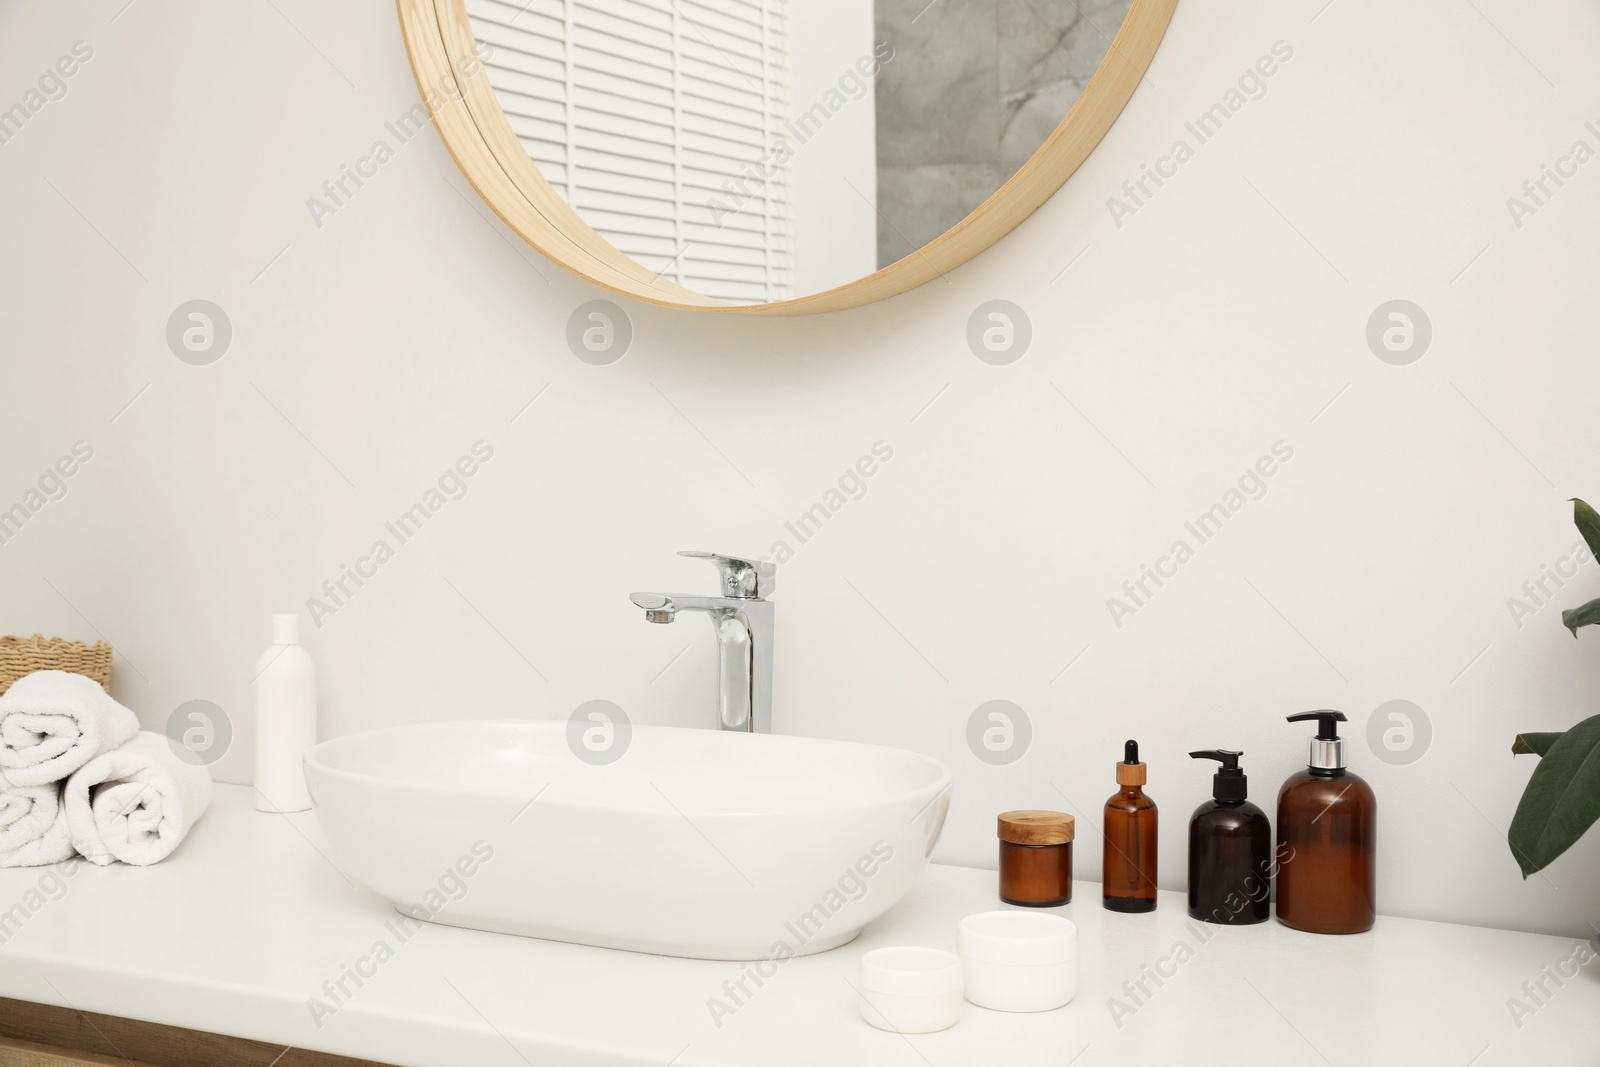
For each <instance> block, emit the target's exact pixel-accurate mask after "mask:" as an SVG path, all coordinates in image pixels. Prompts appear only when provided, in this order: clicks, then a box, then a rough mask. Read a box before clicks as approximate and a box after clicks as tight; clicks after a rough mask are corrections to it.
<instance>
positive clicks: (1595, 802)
mask: <svg viewBox="0 0 1600 1067" xmlns="http://www.w3.org/2000/svg"><path fill="white" fill-rule="evenodd" d="M1596 818H1600V715H1591V716H1590V717H1589V718H1587V719H1584V720H1583V721H1582V722H1580V723H1578V725H1576V726H1574V727H1573V728H1572V729H1570V730H1568V731H1567V732H1566V733H1564V734H1562V735H1561V736H1560V737H1559V738H1557V739H1556V740H1555V741H1554V742H1553V743H1552V744H1551V745H1550V747H1549V749H1547V750H1546V751H1545V754H1544V758H1543V759H1541V760H1540V761H1539V765H1538V766H1537V767H1535V768H1534V769H1533V776H1532V777H1531V778H1529V779H1528V786H1527V788H1526V789H1524V790H1523V791H1522V800H1521V801H1520V802H1519V803H1518V804H1517V814H1516V816H1515V817H1514V818H1513V819H1512V820H1511V830H1510V832H1509V833H1507V835H1506V838H1507V842H1508V843H1509V844H1510V846H1511V854H1512V855H1513V856H1515V857H1516V860H1517V865H1518V866H1520V867H1521V868H1522V877H1523V878H1527V877H1528V876H1529V875H1530V874H1534V873H1536V872H1538V871H1542V870H1543V869H1544V868H1545V867H1547V866H1549V865H1550V863H1551V862H1552V861H1554V860H1555V858H1556V857H1557V856H1559V855H1561V854H1562V853H1563V852H1565V851H1566V850H1567V849H1568V848H1570V847H1572V844H1573V842H1575V841H1577V840H1578V838H1580V837H1582V836H1583V835H1584V832H1585V831H1587V830H1588V829H1589V827H1590V826H1592V825H1594V821H1595V819H1596Z"/></svg>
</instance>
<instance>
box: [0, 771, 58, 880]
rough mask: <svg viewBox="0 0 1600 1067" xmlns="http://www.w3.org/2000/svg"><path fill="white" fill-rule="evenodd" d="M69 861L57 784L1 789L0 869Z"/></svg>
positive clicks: (40, 865)
mask: <svg viewBox="0 0 1600 1067" xmlns="http://www.w3.org/2000/svg"><path fill="white" fill-rule="evenodd" d="M71 858H72V835H71V833H70V832H69V831H68V829H67V809H66V807H65V806H64V805H63V804H62V803H61V785H60V783H57V782H52V783H51V784H49V785H27V786H21V787H18V788H15V789H0V867H42V866H44V865H46V864H50V863H60V862H61V861H62V860H66V859H71Z"/></svg>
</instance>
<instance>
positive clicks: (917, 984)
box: [861, 945, 962, 997]
mask: <svg viewBox="0 0 1600 1067" xmlns="http://www.w3.org/2000/svg"><path fill="white" fill-rule="evenodd" d="M861 988H862V989H864V990H867V991H869V992H873V993H892V994H894V995H896V996H902V997H930V996H939V995H940V994H944V993H958V992H960V991H961V989H962V982H961V960H960V959H959V958H958V957H957V956H956V954H955V953H954V952H945V951H944V950H943V949H937V948H921V947H919V946H915V945H897V946H895V947H893V948H875V949H873V950H872V951H871V952H869V953H867V954H866V955H865V956H862V957H861Z"/></svg>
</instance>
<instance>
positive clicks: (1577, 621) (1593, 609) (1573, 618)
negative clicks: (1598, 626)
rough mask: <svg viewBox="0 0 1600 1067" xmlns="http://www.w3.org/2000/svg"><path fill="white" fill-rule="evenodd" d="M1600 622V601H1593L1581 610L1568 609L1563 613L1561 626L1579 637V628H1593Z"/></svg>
mask: <svg viewBox="0 0 1600 1067" xmlns="http://www.w3.org/2000/svg"><path fill="white" fill-rule="evenodd" d="M1597 622H1600V600H1591V601H1589V602H1588V603H1587V604H1585V605H1584V606H1583V607H1581V608H1568V609H1567V610H1566V611H1563V612H1562V613H1561V625H1562V626H1565V627H1566V628H1567V629H1569V630H1571V631H1572V636H1573V637H1577V636H1578V627H1580V626H1593V625H1594V624H1595V623H1597Z"/></svg>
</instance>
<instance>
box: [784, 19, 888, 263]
mask: <svg viewBox="0 0 1600 1067" xmlns="http://www.w3.org/2000/svg"><path fill="white" fill-rule="evenodd" d="M873 44H874V41H873V23H872V2H871V0H793V2H791V3H790V5H789V56H790V68H791V69H790V75H789V105H790V112H791V115H790V118H791V119H795V118H798V117H799V116H800V115H801V114H802V113H803V112H805V111H808V110H810V109H811V108H813V107H815V106H816V105H817V104H819V103H820V104H823V105H824V106H825V107H827V106H829V104H830V102H837V101H841V100H842V101H843V103H842V105H841V106H840V107H839V108H838V109H837V110H836V111H832V117H831V118H830V119H829V120H828V122H827V124H826V125H824V126H823V127H822V128H821V129H820V130H819V131H817V132H816V133H814V134H812V135H811V136H810V137H809V138H808V139H807V140H805V141H804V142H803V143H801V142H800V140H799V138H798V137H793V138H791V139H790V144H789V147H790V150H791V151H793V152H794V163H793V167H794V169H793V176H794V221H795V226H794V276H795V293H796V295H802V294H805V293H820V292H822V291H823V290H824V289H832V288H834V287H835V286H839V285H845V284H848V283H849V282H852V281H854V280H855V279H857V278H860V277H862V276H863V275H867V274H871V273H872V272H873V271H875V270H877V269H878V217H877V215H876V214H875V213H874V208H873V205H874V204H875V203H877V200H878V151H877V116H876V113H875V109H874V105H873V88H874V85H873V82H872V81H871V80H868V79H861V78H860V77H859V72H858V71H857V70H856V64H857V63H858V62H859V61H861V59H862V57H867V58H868V59H869V60H870V59H871V57H872V49H873ZM891 62H893V61H892V60H891ZM841 79H845V86H844V89H843V90H841V88H840V80H841ZM858 85H861V86H862V88H861V89H860V90H859V91H860V94H861V95H860V96H859V97H856V96H854V95H853V93H854V92H856V91H857V89H856V87H857V86H858ZM830 110H832V109H831V107H830ZM847 183H848V184H847ZM852 186H854V188H852Z"/></svg>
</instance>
